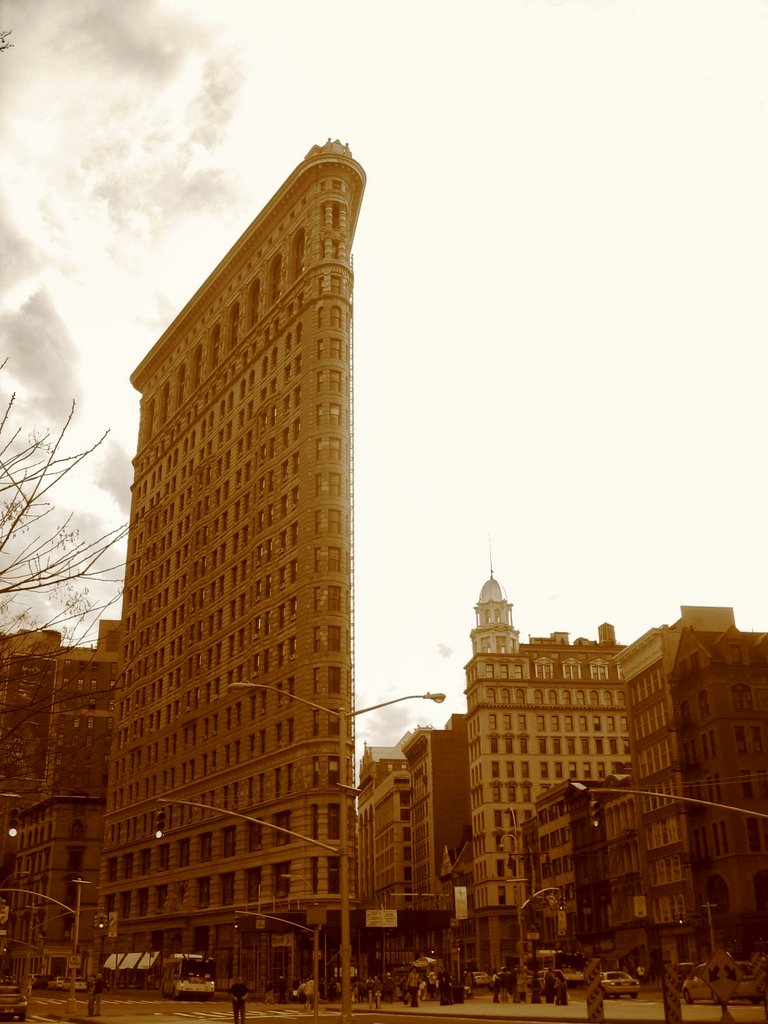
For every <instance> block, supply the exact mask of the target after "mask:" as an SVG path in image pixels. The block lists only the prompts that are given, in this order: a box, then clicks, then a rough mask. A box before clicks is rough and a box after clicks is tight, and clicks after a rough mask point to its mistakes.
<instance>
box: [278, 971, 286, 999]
mask: <svg viewBox="0 0 768 1024" xmlns="http://www.w3.org/2000/svg"><path fill="white" fill-rule="evenodd" d="M277 991H278V994H279V998H280V1002H281V1003H287V1002H288V982H287V981H286V980H285V976H284V975H282V974H281V975H280V977H279V978H278V979H277Z"/></svg>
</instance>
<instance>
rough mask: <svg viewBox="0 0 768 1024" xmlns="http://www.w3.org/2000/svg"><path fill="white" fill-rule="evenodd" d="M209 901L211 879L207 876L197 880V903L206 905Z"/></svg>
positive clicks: (200, 905) (199, 905)
mask: <svg viewBox="0 0 768 1024" xmlns="http://www.w3.org/2000/svg"><path fill="white" fill-rule="evenodd" d="M210 902H211V880H210V878H208V877H205V878H198V880H197V905H198V907H207V906H208V904H209V903H210Z"/></svg>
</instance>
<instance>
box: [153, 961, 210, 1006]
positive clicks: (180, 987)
mask: <svg viewBox="0 0 768 1024" xmlns="http://www.w3.org/2000/svg"><path fill="white" fill-rule="evenodd" d="M215 990H216V961H215V960H213V959H211V958H210V957H207V956H203V954H202V953H171V955H170V956H168V957H166V959H165V960H164V962H163V978H162V981H161V982H160V994H161V995H163V996H165V997H166V998H169V999H185V998H186V999H213V993H214V992H215Z"/></svg>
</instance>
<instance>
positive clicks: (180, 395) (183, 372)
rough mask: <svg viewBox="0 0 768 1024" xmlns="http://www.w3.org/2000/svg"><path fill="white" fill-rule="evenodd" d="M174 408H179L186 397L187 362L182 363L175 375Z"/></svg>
mask: <svg viewBox="0 0 768 1024" xmlns="http://www.w3.org/2000/svg"><path fill="white" fill-rule="evenodd" d="M176 396H177V397H176V408H177V409H180V408H181V407H182V405H183V404H184V402H185V401H186V398H187V364H186V363H182V364H181V366H180V367H179V371H178V374H177V376H176Z"/></svg>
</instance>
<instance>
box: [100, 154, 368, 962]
mask: <svg viewBox="0 0 768 1024" xmlns="http://www.w3.org/2000/svg"><path fill="white" fill-rule="evenodd" d="M364 185H365V175H364V172H363V170H362V168H361V166H360V165H359V164H358V163H357V162H356V161H355V160H354V159H353V158H352V156H351V154H350V152H349V149H348V147H347V146H346V145H343V144H341V143H339V142H332V141H331V140H328V142H327V143H326V144H324V145H321V146H315V147H313V148H312V149H311V150H310V152H309V153H308V154H307V156H306V158H305V159H304V160H303V162H302V163H300V164H299V166H298V167H297V168H296V169H295V170H294V171H293V173H292V174H291V175H290V176H289V177H288V178H287V180H286V181H285V182H284V184H283V185H282V186H281V187H280V188H279V190H278V191H277V192H276V194H275V195H274V196H273V197H272V199H271V200H270V201H269V202H268V203H267V205H266V206H265V207H264V209H263V210H262V211H261V213H260V214H259V215H258V216H257V217H256V219H255V220H254V221H253V223H252V224H251V225H250V226H249V227H248V228H247V230H246V231H245V233H244V234H243V235H242V237H241V238H240V239H239V240H238V241H237V242H236V243H235V245H234V246H233V247H232V248H231V249H230V251H229V252H228V253H227V254H226V256H225V257H224V259H223V260H221V262H220V263H219V264H218V266H216V267H215V269H214V270H213V271H212V273H211V274H210V276H209V277H208V278H207V280H206V281H205V282H204V283H203V284H202V285H201V286H200V288H199V289H198V291H197V292H196V293H195V295H194V296H193V297H192V298H191V300H190V301H189V302H188V303H187V304H186V306H185V307H184V308H183V309H182V310H181V312H180V313H179V314H178V316H177V317H176V319H175V320H174V321H173V323H171V324H170V326H169V327H168V328H167V330H166V331H165V332H164V333H163V335H162V336H161V337H160V338H159V340H158V341H157V342H156V344H155V345H154V346H153V347H152V349H151V350H150V351H149V352H148V353H147V355H146V357H145V358H144V359H143V360H142V362H141V364H140V365H139V366H138V368H137V369H136V370H135V372H134V374H133V376H132V378H131V379H132V383H133V385H134V387H135V388H136V389H137V391H138V392H139V393H140V395H141V416H140V426H139V436H138V445H137V451H136V455H135V459H134V482H133V488H132V507H131V527H130V537H129V548H128V564H127V571H126V581H125V595H124V607H123V621H124V650H123V673H124V685H123V687H122V689H121V690H120V691H119V693H118V694H117V709H116V722H115V737H114V743H113V750H112V758H111V763H110V776H109V792H108V806H107V813H106V819H105V835H104V861H103V868H102V878H101V887H100V901H101V907H100V909H101V910H103V911H104V912H105V913H108V914H109V915H110V916H109V920H110V932H111V935H110V940H109V941H110V944H109V945H108V946H107V950H108V951H116V950H119V951H127V950H130V951H135V952H139V951H145V952H150V953H157V954H158V957H157V958H156V960H157V962H158V963H160V962H162V958H163V956H164V955H167V954H168V953H169V952H174V951H201V952H207V953H209V954H211V955H214V956H216V957H217V958H218V960H219V963H220V970H221V972H222V974H225V973H226V972H227V971H231V970H233V969H234V967H233V963H234V961H233V960H232V957H233V956H234V955H235V953H234V951H235V948H236V946H237V941H236V940H237V934H236V932H235V931H234V928H235V919H236V917H237V915H238V914H241V915H242V914H246V915H247V914H248V913H249V912H250V911H254V910H256V909H257V908H258V909H260V910H262V911H264V910H269V911H270V913H273V914H275V916H279V915H280V912H281V911H283V912H285V911H286V910H288V909H289V908H291V907H293V908H295V907H296V906H298V905H300V904H301V903H302V902H309V901H310V900H311V901H312V902H316V903H320V904H322V903H327V904H328V905H329V906H333V905H336V906H338V900H339V897H338V890H339V863H338V857H337V856H335V855H334V852H333V848H334V845H338V839H339V821H340V812H339V801H340V799H341V794H340V791H339V788H338V785H337V782H338V781H339V779H340V778H341V777H343V778H344V779H347V778H349V765H351V763H352V757H353V748H352V738H351V736H350V740H349V758H348V764H346V765H343V766H340V764H339V760H340V751H339V732H338V730H339V717H338V715H335V714H328V715H326V714H324V713H323V712H322V711H319V710H318V709H317V708H312V707H310V706H308V705H307V704H302V703H300V702H299V701H297V700H292V699H291V697H290V695H291V694H296V695H297V696H300V697H303V698H304V699H305V700H308V701H310V702H311V703H314V704H316V705H318V706H319V707H326V706H327V707H329V708H331V709H333V708H339V707H345V708H349V707H350V706H351V702H352V699H353V677H352V649H353V635H352V627H353V615H352V609H353V595H352V555H353V546H352V494H353V480H352V462H353V460H352V415H353V405H352V286H353V272H352V259H351V247H352V240H353V237H354V233H355V227H356V224H357V219H358V214H359V211H360V204H361V199H362V194H363V189H364ZM237 683H240V684H243V683H259V684H262V687H263V688H260V687H253V688H251V689H250V690H249V689H246V688H242V687H241V688H238V687H234V688H233V684H237ZM342 772H343V776H342ZM198 805H204V806H203V807H200V806H198ZM158 816H160V817H158ZM253 818H255V819H258V820H259V821H261V822H265V823H267V824H264V825H261V824H258V823H256V822H254V821H252V820H249V819H253ZM163 820H164V828H163V830H162V831H163V834H162V836H161V837H159V838H156V836H155V831H156V828H157V825H158V822H159V821H163ZM271 826H275V827H271ZM300 837H309V838H312V839H315V840H317V841H319V842H320V843H322V844H325V845H324V846H320V845H313V844H312V843H309V842H306V841H304V840H303V839H302V838H300ZM351 841H352V840H351V836H350V842H351ZM326 847H328V848H329V849H326ZM270 908H271V909H270Z"/></svg>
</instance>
